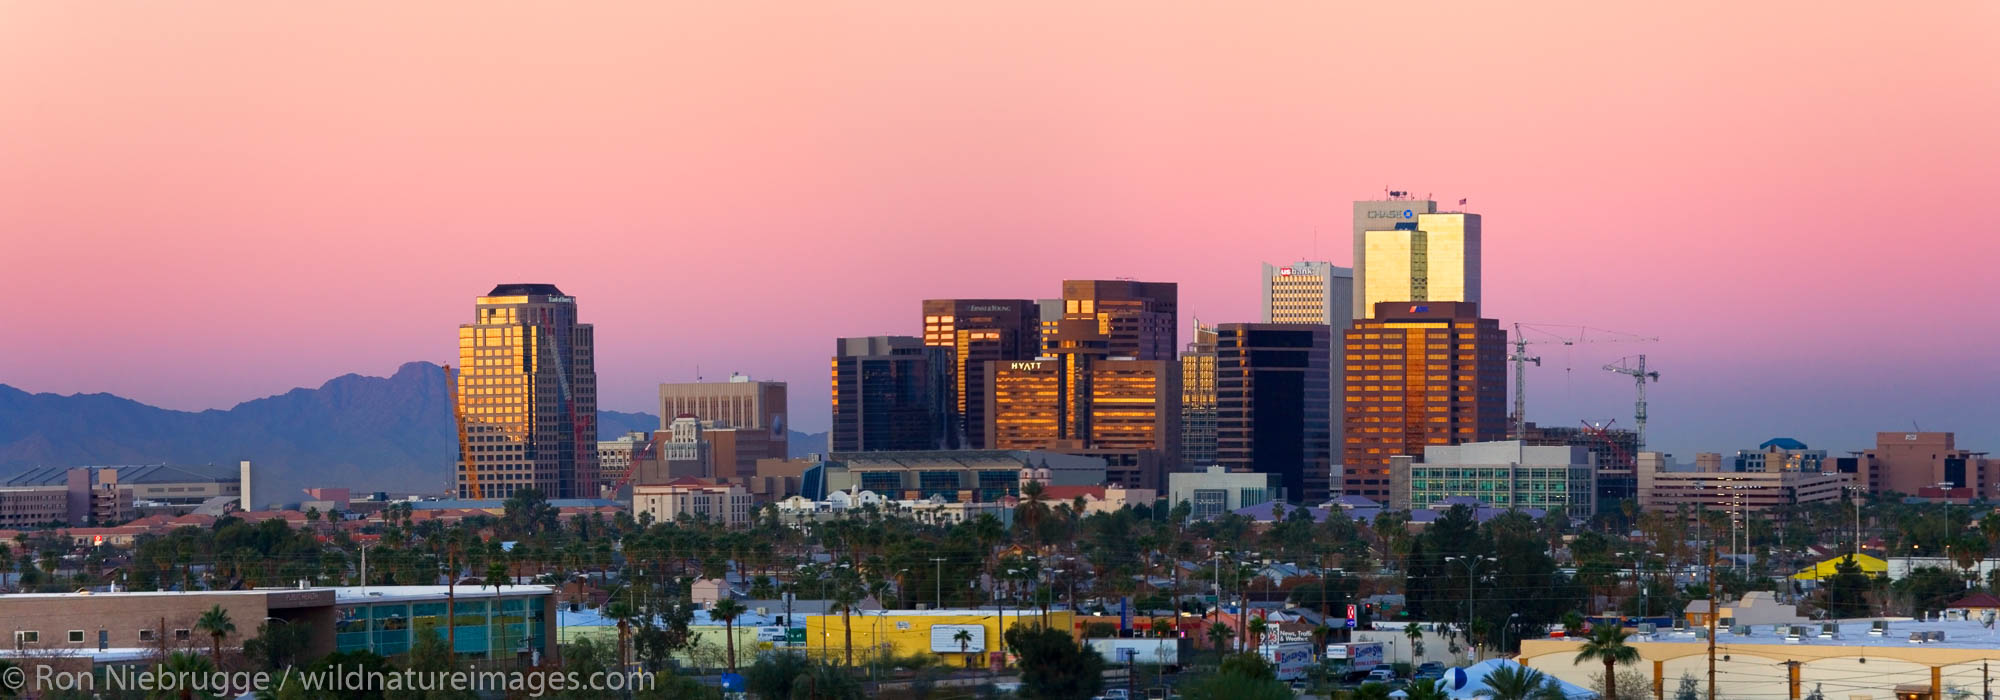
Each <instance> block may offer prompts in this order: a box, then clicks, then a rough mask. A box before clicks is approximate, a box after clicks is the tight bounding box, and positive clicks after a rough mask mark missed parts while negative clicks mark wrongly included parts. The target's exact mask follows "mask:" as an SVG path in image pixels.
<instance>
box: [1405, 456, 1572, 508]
mask: <svg viewBox="0 0 2000 700" xmlns="http://www.w3.org/2000/svg"><path fill="white" fill-rule="evenodd" d="M1389 472H1390V480H1389V484H1390V488H1389V494H1390V495H1389V504H1390V507H1391V508H1398V509H1405V510H1408V509H1421V508H1430V507H1431V506H1433V505H1436V504H1438V503H1442V502H1445V501H1447V500H1449V499H1454V498H1471V499H1475V500H1477V501H1479V502H1480V503H1484V504H1486V505H1488V506H1491V507H1493V508H1501V509H1510V508H1533V509H1537V510H1554V509H1557V508H1561V509H1563V511H1564V512H1565V513H1566V514H1568V515H1569V516H1570V517H1575V518H1588V517H1591V516H1592V515H1594V514H1595V513H1596V512H1597V509H1596V505H1597V499H1596V495H1595V494H1596V492H1597V459H1596V456H1595V455H1593V454H1591V452H1590V450H1589V449H1588V448H1584V447H1577V446H1566V445H1560V446H1546V447H1545V446H1535V445H1524V444H1522V443H1521V441H1519V440H1502V441H1495V442H1468V443H1465V444H1461V445H1431V446H1427V447H1425V448H1424V459H1423V461H1421V462H1418V461H1416V460H1414V459H1411V458H1409V457H1407V456H1398V457H1395V458H1393V459H1392V460H1391V461H1390V469H1389Z"/></svg>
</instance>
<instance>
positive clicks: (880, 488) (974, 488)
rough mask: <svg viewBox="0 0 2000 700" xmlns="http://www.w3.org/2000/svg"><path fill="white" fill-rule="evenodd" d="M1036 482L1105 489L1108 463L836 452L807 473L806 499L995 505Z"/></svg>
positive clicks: (1012, 454) (1042, 454) (1016, 454)
mask: <svg viewBox="0 0 2000 700" xmlns="http://www.w3.org/2000/svg"><path fill="white" fill-rule="evenodd" d="M1031 479H1032V480H1036V481H1040V482H1042V483H1043V484H1044V485H1047V486H1095V485H1099V484H1103V483H1104V480H1105V465H1104V460H1103V459H1098V458H1095V457H1084V456H1079V455H1070V454H1063V453H1060V452H1054V451H1048V450H915V451H887V452H835V453H833V454H832V455H831V456H830V457H829V458H828V460H827V462H826V463H825V464H822V465H820V466H818V467H814V468H813V469H811V470H808V472H807V475H806V477H805V479H804V481H805V483H806V484H807V485H808V487H809V488H807V489H806V492H805V493H802V494H801V495H803V496H805V497H806V498H807V499H808V500H821V499H824V498H825V497H826V496H827V495H828V494H831V493H833V492H835V491H873V492H875V493H879V494H882V495H883V496H884V497H886V498H889V499H892V500H904V499H924V498H930V497H931V496H938V497H941V498H943V499H945V500H947V501H996V500H999V499H1001V498H1004V497H1007V496H1018V495H1020V493H1021V484H1022V483H1024V482H1026V481H1028V480H1031Z"/></svg>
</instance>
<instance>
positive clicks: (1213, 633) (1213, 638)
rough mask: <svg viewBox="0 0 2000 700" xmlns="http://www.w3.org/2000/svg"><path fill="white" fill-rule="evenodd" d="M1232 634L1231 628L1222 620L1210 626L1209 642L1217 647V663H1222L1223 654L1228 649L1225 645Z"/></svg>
mask: <svg viewBox="0 0 2000 700" xmlns="http://www.w3.org/2000/svg"><path fill="white" fill-rule="evenodd" d="M1231 636H1232V635H1231V634H1230V633H1229V628H1228V627H1227V626H1225V625H1223V624H1222V623H1220V622H1217V623H1215V624H1211V625H1209V626H1208V644H1209V646H1212V647H1215V663H1216V664H1218V665H1220V664H1221V663H1222V655H1223V654H1224V653H1225V652H1226V651H1227V649H1226V647H1225V645H1227V644H1228V643H1229V638H1230V637H1231Z"/></svg>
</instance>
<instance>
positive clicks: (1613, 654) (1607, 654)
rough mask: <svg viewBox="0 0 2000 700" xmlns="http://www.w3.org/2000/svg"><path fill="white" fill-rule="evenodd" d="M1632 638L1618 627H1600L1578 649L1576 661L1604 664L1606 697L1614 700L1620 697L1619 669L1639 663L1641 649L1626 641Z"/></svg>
mask: <svg viewBox="0 0 2000 700" xmlns="http://www.w3.org/2000/svg"><path fill="white" fill-rule="evenodd" d="M1629 636H1631V635H1630V634H1629V633H1627V632H1626V631H1625V629H1624V628H1623V627H1619V626H1618V625H1599V626H1598V627H1597V628H1596V629H1593V630H1591V631H1590V637H1589V638H1588V639H1587V640H1586V641H1585V642H1584V643H1583V644H1581V645H1579V646H1578V647H1577V651H1576V660H1574V661H1572V662H1570V663H1574V664H1580V663H1583V662H1585V661H1598V662H1602V663H1603V664H1604V697H1605V700H1614V699H1615V698H1617V697H1619V696H1618V667H1619V666H1630V665H1632V664H1636V663H1639V648H1638V647H1634V646H1631V645H1628V644H1626V643H1625V639H1626V638H1627V637H1629Z"/></svg>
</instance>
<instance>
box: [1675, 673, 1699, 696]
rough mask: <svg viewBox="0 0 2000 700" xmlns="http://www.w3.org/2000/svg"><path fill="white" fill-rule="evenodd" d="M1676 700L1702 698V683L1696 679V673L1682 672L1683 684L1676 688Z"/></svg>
mask: <svg viewBox="0 0 2000 700" xmlns="http://www.w3.org/2000/svg"><path fill="white" fill-rule="evenodd" d="M1674 700H1701V684H1700V683H1698V682H1696V681H1695V679H1694V674H1691V673H1682V674H1681V685H1680V687H1679V688H1677V689H1675V690H1674Z"/></svg>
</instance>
